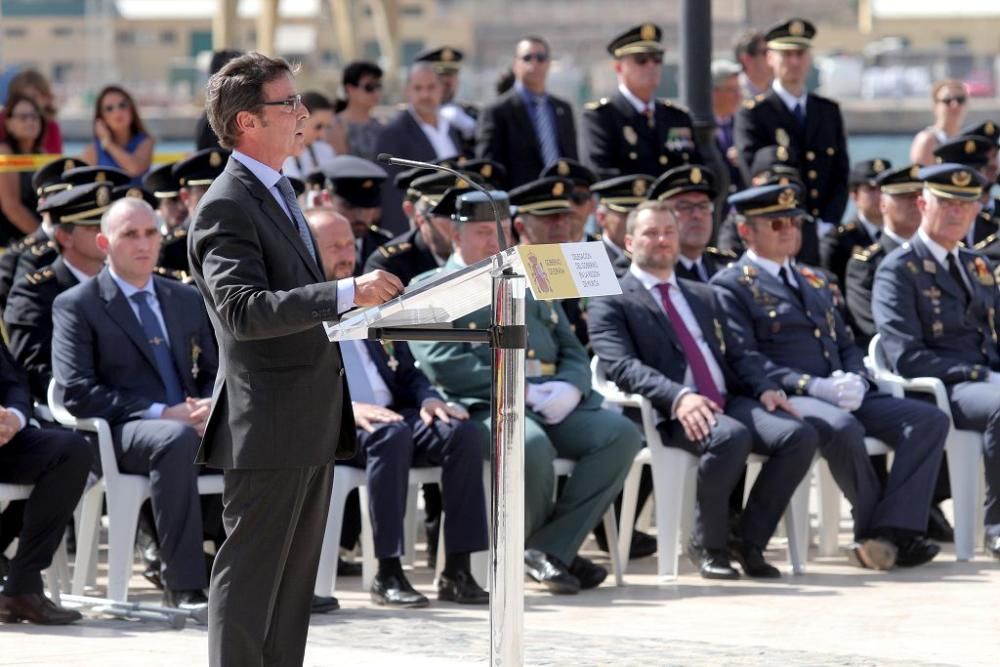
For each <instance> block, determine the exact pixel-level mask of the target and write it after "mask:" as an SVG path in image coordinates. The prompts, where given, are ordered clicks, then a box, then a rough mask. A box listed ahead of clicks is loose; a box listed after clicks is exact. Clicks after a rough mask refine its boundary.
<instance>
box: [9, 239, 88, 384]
mask: <svg viewBox="0 0 1000 667" xmlns="http://www.w3.org/2000/svg"><path fill="white" fill-rule="evenodd" d="M79 283H80V281H78V280H77V279H76V276H74V275H73V274H72V273H71V272H70V270H69V269H68V268H66V263H65V262H63V259H62V257H59V258H58V259H56V261H54V262H52V264H51V265H49V266H48V267H47V268H46V269H43V270H42V271H38V272H36V273H32V274H29V275H27V276H25V277H24V278H23V279H21V280H19V281H17V283H15V284H14V288H13V289H12V290H11V291H10V297H8V299H7V307H6V308H5V309H4V311H3V319H4V323H5V324H6V325H7V337H8V339H9V340H10V351H11V353H12V354H13V355H14V358H15V359H17V361H18V363H20V364H21V365H22V366H23V367H24V369H25V370H26V371H27V372H28V383H29V385H30V386H31V395H32V396H34V397H35V398H36V399H38V400H39V401H42V402H43V403H44V402H45V400H46V397H47V394H48V390H49V381H50V380H51V379H52V304H53V302H54V301H55V300H56V297H57V296H59V295H60V294H62V293H63V292H65V291H66V290H68V289H69V288H71V287H74V286H76V285H78V284H79Z"/></svg>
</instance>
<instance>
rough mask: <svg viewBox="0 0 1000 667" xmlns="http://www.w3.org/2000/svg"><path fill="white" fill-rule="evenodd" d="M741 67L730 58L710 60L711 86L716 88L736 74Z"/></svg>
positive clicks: (740, 70)
mask: <svg viewBox="0 0 1000 667" xmlns="http://www.w3.org/2000/svg"><path fill="white" fill-rule="evenodd" d="M742 71H743V68H742V67H740V66H739V65H738V64H736V63H734V62H733V61H732V60H713V61H712V88H718V87H719V86H721V85H722V84H724V83H725V82H726V81H727V80H728V79H730V78H732V77H734V76H738V75H739V73H740V72H742Z"/></svg>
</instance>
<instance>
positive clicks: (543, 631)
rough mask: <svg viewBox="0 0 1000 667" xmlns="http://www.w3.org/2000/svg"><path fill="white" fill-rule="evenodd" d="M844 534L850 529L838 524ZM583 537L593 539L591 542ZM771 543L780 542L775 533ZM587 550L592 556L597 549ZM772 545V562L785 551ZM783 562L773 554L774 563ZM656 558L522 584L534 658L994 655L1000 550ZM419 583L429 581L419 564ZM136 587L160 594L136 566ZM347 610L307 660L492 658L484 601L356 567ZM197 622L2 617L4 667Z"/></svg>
mask: <svg viewBox="0 0 1000 667" xmlns="http://www.w3.org/2000/svg"><path fill="white" fill-rule="evenodd" d="M842 537H843V539H845V540H846V537H847V536H846V535H844V536H842ZM588 546H589V547H590V548H593V543H589V544H588ZM772 546H774V545H772ZM591 553H592V555H595V556H596V553H593V552H591ZM769 557H770V558H772V559H773V560H774V561H775V562H776V563H780V561H781V559H782V558H783V557H784V550H783V549H774V550H772V551H771V552H770V553H769ZM781 564H782V565H784V564H783V563H781ZM654 573H655V561H654V560H653V559H651V558H648V559H644V560H642V561H635V562H633V563H632V564H631V566H630V572H629V573H628V574H627V575H626V581H627V585H626V586H624V587H622V588H615V587H613V586H610V585H605V586H602V587H601V588H599V589H597V590H596V591H591V592H588V593H586V594H581V595H579V596H575V597H561V598H555V597H552V596H549V595H547V594H545V593H543V592H541V591H540V590H539V589H537V588H536V587H535V586H534V585H531V584H529V585H528V586H527V587H526V588H527V600H526V608H527V611H526V615H525V619H526V620H525V625H526V632H525V637H524V640H525V641H524V643H525V662H526V663H527V664H530V665H602V666H603V665H694V666H699V667H700V666H705V667H707V666H709V665H711V666H716V665H783V666H799V665H803V666H804V665H810V666H813V665H830V666H834V665H836V666H860V665H866V666H867V665H889V666H893V667H896V666H899V667H902V666H904V665H906V666H909V667H916V666H925V665H963V666H966V665H968V666H973V665H982V666H987V665H989V666H994V665H997V664H1000V657H998V656H1000V613H998V612H997V600H998V597H1000V596H998V591H1000V563H997V562H995V561H990V560H986V559H985V558H983V557H982V556H981V555H980V556H979V560H977V561H974V562H971V563H956V562H955V561H954V559H953V557H952V556H951V554H950V553H947V554H944V555H942V556H941V557H940V560H939V562H938V561H936V562H934V563H932V564H930V565H929V566H926V567H924V568H919V569H917V570H911V571H906V570H902V571H895V572H891V573H883V574H879V573H874V572H865V571H862V570H858V569H854V568H852V567H850V566H848V565H847V564H846V561H845V560H844V559H841V558H831V559H819V560H813V561H811V562H810V563H809V571H808V573H807V574H805V575H802V576H798V577H792V576H788V577H786V578H784V579H783V580H781V581H780V582H771V583H760V582H752V581H739V582H730V583H714V582H713V583H708V582H705V581H704V580H702V579H701V578H699V577H698V576H696V575H695V574H694V573H693V570H692V568H691V567H690V565H688V564H687V563H684V564H683V568H682V572H681V576H680V577H679V578H678V579H677V581H675V582H672V583H669V584H658V583H657V581H656V577H655V574H654ZM412 579H413V581H414V584H415V585H416V586H417V587H418V588H419V589H421V590H422V591H423V592H424V593H426V594H428V595H430V594H432V591H433V588H432V585H431V576H430V573H429V571H428V570H427V569H426V568H423V567H418V568H417V569H416V570H415V571H414V572H413V573H412ZM133 584H134V590H135V591H136V593H137V595H136V598H137V599H139V600H143V601H148V602H157V601H158V598H157V596H156V594H155V593H154V592H153V591H152V590H151V588H150V587H149V585H148V584H146V582H145V581H143V580H142V579H141V578H138V577H137V578H136V579H135V580H134V582H133ZM338 596H339V598H340V600H341V604H342V605H343V609H342V610H341V611H339V612H336V613H334V614H331V615H327V616H314V617H313V624H312V628H311V630H310V635H309V648H308V651H307V654H306V664H307V665H343V664H355V665H357V664H361V665H366V666H368V665H406V667H423V666H425V665H434V666H442V667H451V666H453V665H456V666H457V665H476V664H479V665H481V664H485V663H486V662H487V654H488V648H489V639H488V633H489V625H488V616H487V612H486V610H485V609H476V610H469V609H466V608H460V607H458V606H456V605H449V604H432V606H431V607H429V608H427V609H423V610H409V611H388V610H385V609H382V608H378V607H375V606H374V605H372V604H371V603H370V601H369V599H368V595H367V594H366V593H363V592H362V591H361V589H360V579H341V580H340V581H339V582H338ZM205 641H206V639H205V630H204V628H202V627H197V626H192V625H190V624H189V625H188V627H187V628H186V629H185V630H183V631H175V630H171V629H169V628H167V627H166V626H165V625H164V624H159V623H151V622H135V621H120V620H110V619H101V618H88V619H87V620H85V621H84V622H83V623H81V624H79V625H76V626H71V627H68V628H60V629H50V628H39V627H32V626H28V625H20V626H3V627H0V663H2V664H3V665H80V666H84V665H95V666H101V667H117V666H119V665H121V666H124V665H129V666H130V667H131V666H135V665H142V667H156V666H160V665H164V666H165V665H171V666H173V665H188V666H194V665H202V664H205V663H206V644H205Z"/></svg>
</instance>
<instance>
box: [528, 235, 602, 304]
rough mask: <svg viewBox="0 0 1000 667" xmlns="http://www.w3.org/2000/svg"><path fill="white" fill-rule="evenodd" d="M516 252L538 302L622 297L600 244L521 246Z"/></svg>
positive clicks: (594, 242)
mask: <svg viewBox="0 0 1000 667" xmlns="http://www.w3.org/2000/svg"><path fill="white" fill-rule="evenodd" d="M516 250H517V254H518V255H519V256H520V259H521V265H522V266H523V268H524V274H525V275H526V276H527V277H528V284H529V285H530V286H531V295H532V296H534V297H535V299H536V300H538V301H549V300H552V299H577V298H580V297H590V296H608V295H612V294H621V293H622V289H621V286H620V285H619V284H618V277H617V276H616V275H615V271H614V268H613V267H612V266H611V260H610V259H608V253H607V251H606V250H605V249H604V243H602V242H601V241H589V242H586V243H552V244H546V245H522V246H518V247H517V248H516Z"/></svg>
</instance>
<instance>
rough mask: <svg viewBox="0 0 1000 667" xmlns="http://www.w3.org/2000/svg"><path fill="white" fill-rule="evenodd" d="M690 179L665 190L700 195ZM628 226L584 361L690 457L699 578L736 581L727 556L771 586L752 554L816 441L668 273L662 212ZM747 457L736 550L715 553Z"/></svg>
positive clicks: (710, 307) (708, 298) (643, 210)
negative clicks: (760, 459)
mask: <svg viewBox="0 0 1000 667" xmlns="http://www.w3.org/2000/svg"><path fill="white" fill-rule="evenodd" d="M695 168H696V169H697V167H695ZM673 171H674V172H676V171H677V170H676V169H675V170H673ZM667 173H668V174H669V173H671V172H667ZM695 180H697V182H692V180H690V179H686V180H684V181H683V182H682V181H681V180H680V179H677V180H675V181H674V186H675V188H677V189H679V190H682V191H691V192H698V193H699V194H702V195H704V194H705V192H706V190H707V189H708V188H710V187H711V185H709V184H706V183H705V182H704V181H702V180H701V179H698V178H696V179H695ZM678 194H679V193H678ZM705 201H706V202H708V201H709V199H707V198H706V199H705ZM710 219H711V216H709V220H710ZM628 225H629V226H628V234H627V235H626V237H625V243H626V246H627V247H628V249H629V251H630V252H631V253H632V266H631V267H630V269H629V273H628V274H626V275H625V276H624V277H623V278H622V279H621V286H622V296H620V297H619V296H614V297H601V298H597V299H594V300H592V301H591V303H590V308H589V314H590V317H589V323H590V333H591V340H592V341H593V344H594V351H595V353H596V354H597V356H598V358H600V360H601V363H602V364H603V365H604V366H605V368H606V369H607V373H608V378H609V379H610V380H612V381H614V382H615V384H617V385H618V386H619V387H620V388H621V389H622V390H623V391H626V392H629V393H637V394H641V395H643V396H645V397H647V398H649V399H650V401H652V403H653V405H654V407H655V408H656V409H657V411H658V413H659V419H660V423H659V424H658V426H657V427H658V429H659V430H660V432H661V434H662V436H663V443H664V444H665V445H666V446H668V447H680V448H682V449H684V450H685V451H688V452H690V453H692V454H694V455H695V456H697V457H698V458H699V463H698V514H697V518H696V521H695V535H694V536H693V537H692V543H693V545H694V548H693V549H692V550H691V551H692V552H693V554H694V557H695V565H696V566H697V567H699V568H700V569H701V575H702V576H703V577H705V578H708V579H735V578H737V577H738V576H739V574H738V573H737V572H736V570H734V569H733V568H732V566H731V565H730V562H729V558H730V553H731V554H732V556H733V557H734V558H736V559H737V560H738V561H739V562H740V564H741V565H742V567H743V571H744V572H745V573H746V574H747V575H748V576H751V577H767V578H773V577H779V576H780V573H779V572H778V570H777V569H776V568H774V567H773V566H771V565H769V564H768V563H767V562H766V561H765V560H764V556H763V552H764V548H765V547H766V546H767V542H768V540H769V539H770V538H771V534H772V533H773V532H774V529H775V527H776V526H777V523H778V520H779V519H780V518H781V515H782V513H783V512H784V510H785V506H786V505H787V504H788V501H789V499H791V497H792V493H794V491H795V489H796V487H798V485H799V482H800V481H801V480H802V478H803V477H804V476H805V475H806V473H807V472H809V468H810V467H811V466H812V459H813V454H814V453H815V451H816V439H817V435H816V431H815V430H814V429H813V427H812V426H809V425H808V424H805V423H803V422H802V421H801V420H799V419H797V418H796V417H795V416H794V414H795V410H794V409H792V408H791V407H790V406H789V404H788V401H787V399H786V398H785V394H784V392H783V391H782V390H781V388H780V386H779V385H778V383H777V382H775V381H774V380H772V379H770V378H768V377H767V375H766V373H765V372H764V369H763V366H762V365H761V364H760V363H759V360H758V359H755V358H753V357H746V356H744V355H743V354H742V350H741V347H740V345H739V344H738V343H737V342H736V341H735V340H734V339H733V338H732V337H731V336H729V335H727V334H726V329H725V328H724V326H723V324H724V315H723V313H722V312H721V309H720V307H719V305H718V302H717V299H716V297H715V294H714V292H713V290H712V289H711V288H710V287H708V286H707V285H700V284H696V282H693V281H688V280H685V279H682V278H680V277H679V275H678V274H677V273H676V272H675V271H674V267H675V265H676V262H677V257H678V255H679V253H680V241H679V234H678V230H677V227H678V225H677V217H676V214H675V213H673V211H671V205H670V204H669V203H666V202H656V201H651V202H645V203H643V204H640V205H639V207H638V208H637V209H635V211H633V212H632V213H631V214H630V215H629V223H628ZM664 338H665V339H666V342H664ZM754 399H757V400H754ZM751 451H754V452H756V453H758V454H766V455H767V456H768V461H767V462H766V463H765V464H764V466H763V468H762V471H761V474H760V476H759V477H758V478H757V481H756V483H755V484H754V487H753V490H752V491H751V493H750V496H749V498H748V500H747V505H746V509H745V510H744V511H743V513H742V515H741V516H740V519H739V524H738V525H737V527H736V528H735V534H736V536H737V540H736V541H735V542H734V543H731V544H727V535H728V533H729V520H728V502H727V501H728V498H729V496H730V493H731V492H732V490H733V488H734V487H735V486H736V484H737V482H738V481H739V480H740V478H741V476H742V473H743V467H744V464H745V463H746V459H747V456H748V455H749V454H750V452H751Z"/></svg>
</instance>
